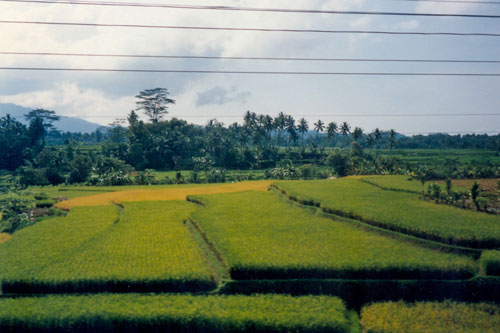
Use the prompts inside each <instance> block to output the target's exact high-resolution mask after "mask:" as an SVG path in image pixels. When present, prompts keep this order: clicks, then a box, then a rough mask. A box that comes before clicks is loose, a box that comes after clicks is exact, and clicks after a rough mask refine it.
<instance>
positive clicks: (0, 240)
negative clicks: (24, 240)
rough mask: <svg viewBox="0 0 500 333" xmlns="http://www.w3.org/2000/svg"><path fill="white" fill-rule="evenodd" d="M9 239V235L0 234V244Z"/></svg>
mask: <svg viewBox="0 0 500 333" xmlns="http://www.w3.org/2000/svg"><path fill="white" fill-rule="evenodd" d="M10 237H11V236H10V235H9V234H5V233H1V232H0V244H1V243H3V242H6V241H8V240H9V239H10Z"/></svg>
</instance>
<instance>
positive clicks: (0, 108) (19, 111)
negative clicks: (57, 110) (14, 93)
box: [0, 103, 103, 133]
mask: <svg viewBox="0 0 500 333" xmlns="http://www.w3.org/2000/svg"><path fill="white" fill-rule="evenodd" d="M31 110H33V108H27V107H24V106H21V105H17V104H13V103H0V117H5V116H6V115H7V114H10V116H11V117H12V118H16V120H17V121H20V122H21V123H23V124H27V121H26V120H25V119H24V115H25V114H27V113H28V112H30V111H31ZM54 127H55V128H57V129H58V130H59V131H61V132H81V133H90V132H94V131H95V130H96V129H98V128H99V127H103V126H102V125H99V124H96V123H92V122H90V121H87V120H85V119H81V118H74V117H66V116H61V119H60V120H59V121H56V122H54Z"/></svg>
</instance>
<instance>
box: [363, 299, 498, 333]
mask: <svg viewBox="0 0 500 333" xmlns="http://www.w3.org/2000/svg"><path fill="white" fill-rule="evenodd" d="M361 325H362V327H363V331H364V332H368V333H369V332H373V333H385V332H387V333H388V332H408V333H412V332H415V333H416V332H419V333H426V332H428V333H434V332H468V333H487V332H491V333H493V332H498V328H499V327H500V307H499V306H498V305H492V304H485V303H482V304H470V303H469V304H468V303H453V302H443V303H436V302H428V303H415V304H406V303H403V302H387V303H375V304H372V305H369V306H367V307H365V308H363V309H362V311H361Z"/></svg>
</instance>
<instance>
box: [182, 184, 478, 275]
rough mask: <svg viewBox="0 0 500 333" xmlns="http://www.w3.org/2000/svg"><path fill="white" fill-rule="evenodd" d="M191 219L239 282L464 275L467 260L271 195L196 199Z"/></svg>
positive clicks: (470, 266) (471, 266)
mask: <svg viewBox="0 0 500 333" xmlns="http://www.w3.org/2000/svg"><path fill="white" fill-rule="evenodd" d="M194 199H195V200H197V201H199V202H201V203H203V205H204V207H203V208H201V209H199V210H197V211H196V212H194V213H193V215H192V216H193V220H194V221H195V222H196V223H198V225H199V226H200V229H201V230H202V232H204V233H205V235H206V237H207V238H208V240H209V241H210V242H211V243H212V244H213V245H214V246H215V248H216V249H217V251H218V252H219V253H220V254H221V256H222V257H223V258H224V260H225V261H226V262H225V264H226V266H227V267H229V270H230V274H231V277H232V278H233V279H237V280H243V279H294V278H301V279H304V278H347V279H432V278H435V279H462V278H467V277H470V276H472V275H473V274H474V272H475V271H476V265H475V263H474V262H473V260H472V259H470V258H467V257H463V256H458V255H454V254H446V253H442V252H439V251H435V250H431V249H426V248H422V247H419V246H417V245H414V244H410V243H406V242H399V241H397V240H395V239H392V238H389V237H386V236H383V235H379V234H375V233H371V232H367V231H363V230H360V229H358V228H356V227H354V226H352V225H350V224H347V223H343V222H336V221H332V220H331V219H328V218H323V217H318V216H314V215H312V214H311V213H310V212H308V211H307V210H304V209H302V208H298V207H294V206H292V205H289V204H287V203H285V202H283V201H282V200H281V198H279V197H278V196H277V195H276V194H273V193H272V192H243V193H233V194H218V195H209V196H196V197H194Z"/></svg>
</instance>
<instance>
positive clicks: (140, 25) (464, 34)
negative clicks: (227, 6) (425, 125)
mask: <svg viewBox="0 0 500 333" xmlns="http://www.w3.org/2000/svg"><path fill="white" fill-rule="evenodd" d="M0 23H3V24H36V25H61V26H87V27H114V28H152V29H183V30H213V31H253V32H299V33H328V34H379V35H420V36H476V37H500V33H482V32H423V31H411V32H410V31H375V30H321V29H271V28H230V27H206V26H176V25H146V24H110V23H84V22H49V21H13V20H0Z"/></svg>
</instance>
